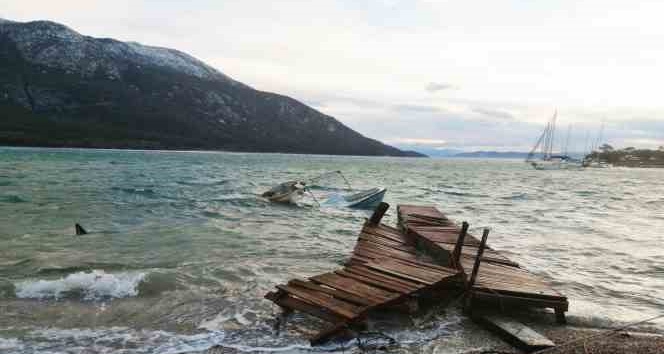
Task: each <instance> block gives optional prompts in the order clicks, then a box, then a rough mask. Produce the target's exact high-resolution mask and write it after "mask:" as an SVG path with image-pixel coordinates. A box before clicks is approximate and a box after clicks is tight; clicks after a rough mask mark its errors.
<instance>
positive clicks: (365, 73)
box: [0, 0, 664, 151]
mask: <svg viewBox="0 0 664 354" xmlns="http://www.w3.org/2000/svg"><path fill="white" fill-rule="evenodd" d="M661 14H664V1H639V0H635V1H623V0H591V1H572V0H530V1H525V0H522V1H504V0H487V1H474V0H467V1H447V0H440V1H434V0H409V1H401V0H337V1H332V0H315V1H311V0H308V1H295V0H280V1H264V0H263V1H258V0H217V1H213V0H189V1H175V0H159V1H157V0H114V1H94V0H59V1H43V0H39V1H36V0H0V17H2V18H6V19H9V20H15V21H30V20H44V19H46V20H52V21H56V22H60V23H63V24H65V25H67V26H69V27H71V28H73V29H74V30H76V31H78V32H80V33H83V34H86V35H91V36H95V37H110V38H116V39H119V40H124V41H135V42H140V43H143V44H149V45H157V46H163V47H169V48H175V49H179V50H181V51H184V52H187V53H189V54H191V55H193V56H195V57H197V58H199V59H201V60H203V61H205V62H206V63H208V64H210V65H211V66H213V67H215V68H217V69H218V70H220V71H221V72H223V73H224V74H226V75H228V76H231V77H232V78H234V79H236V80H238V81H241V82H243V83H245V84H248V85H250V86H252V87H254V88H256V89H259V90H263V91H272V92H277V93H280V94H285V95H288V96H291V97H293V98H296V99H298V100H300V101H302V102H304V103H306V104H308V105H310V106H312V107H314V108H316V109H318V110H319V111H321V112H323V113H325V114H328V115H331V116H334V117H335V118H337V119H338V120H340V121H341V122H343V123H344V124H346V125H348V126H349V127H351V128H353V129H355V130H357V131H359V132H360V133H362V134H364V135H366V136H369V137H371V138H375V139H378V140H381V141H383V142H386V143H389V144H393V145H396V146H400V147H411V148H412V147H414V148H417V149H438V150H445V149H458V150H464V151H475V150H498V151H528V150H530V148H531V147H532V145H534V143H535V141H536V140H537V138H538V137H539V135H540V134H541V132H542V130H543V129H544V125H545V124H546V122H547V121H548V120H549V119H550V117H551V116H552V115H553V113H554V111H555V110H557V111H558V127H559V129H558V134H557V136H558V137H559V141H558V147H561V146H562V145H564V140H565V139H566V134H567V131H568V127H569V126H571V127H572V128H571V135H570V144H569V150H570V151H586V150H587V149H588V147H589V146H590V145H592V143H593V142H596V141H597V139H598V136H599V132H600V131H601V130H602V129H601V127H602V126H604V129H603V131H604V133H603V139H602V142H606V143H609V144H612V145H614V146H616V147H627V146H634V147H638V148H657V147H658V146H660V145H664V99H662V98H663V95H662V89H661V86H662V84H663V83H664V45H662V43H664V21H662V20H661Z"/></svg>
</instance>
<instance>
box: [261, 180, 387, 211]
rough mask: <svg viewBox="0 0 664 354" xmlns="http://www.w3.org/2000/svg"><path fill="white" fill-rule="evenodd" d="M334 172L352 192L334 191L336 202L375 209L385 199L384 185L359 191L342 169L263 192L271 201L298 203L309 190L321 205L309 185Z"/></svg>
mask: <svg viewBox="0 0 664 354" xmlns="http://www.w3.org/2000/svg"><path fill="white" fill-rule="evenodd" d="M333 174H338V175H339V176H341V177H342V178H343V180H344V182H345V183H346V185H347V186H348V188H347V189H346V190H347V191H348V192H349V193H350V194H339V193H334V194H335V195H336V196H337V199H336V202H337V203H340V204H343V205H344V206H347V207H349V208H356V209H373V208H375V207H376V206H378V204H380V202H382V201H383V198H384V197H385V193H386V192H387V189H386V188H383V187H374V188H369V189H364V190H359V191H357V190H354V189H353V187H352V186H351V185H350V183H349V182H348V180H347V179H346V177H344V175H343V174H342V173H341V171H332V172H327V173H323V174H321V175H319V176H317V177H314V178H310V179H308V180H307V182H304V181H288V182H284V183H281V184H278V185H276V186H274V187H272V188H271V189H270V190H268V191H267V192H265V193H263V194H262V196H263V197H265V198H267V199H268V200H270V201H271V202H277V203H292V204H296V203H297V202H298V201H299V200H300V198H301V197H302V196H303V195H304V193H305V192H307V193H309V194H311V196H312V198H313V199H314V201H315V202H316V204H319V205H320V203H319V202H318V198H316V195H314V193H313V192H312V191H311V188H309V187H308V185H313V184H315V183H314V182H315V181H318V180H320V179H322V178H324V177H328V176H330V175H333ZM327 199H328V201H331V200H332V199H334V198H331V197H328V198H327Z"/></svg>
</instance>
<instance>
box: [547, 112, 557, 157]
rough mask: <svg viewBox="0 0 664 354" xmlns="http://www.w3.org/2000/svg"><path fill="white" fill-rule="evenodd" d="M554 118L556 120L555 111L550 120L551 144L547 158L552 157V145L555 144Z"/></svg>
mask: <svg viewBox="0 0 664 354" xmlns="http://www.w3.org/2000/svg"><path fill="white" fill-rule="evenodd" d="M556 118H558V110H557V109H556V112H555V113H553V119H552V120H551V142H550V144H549V157H551V155H553V144H554V142H555V134H556Z"/></svg>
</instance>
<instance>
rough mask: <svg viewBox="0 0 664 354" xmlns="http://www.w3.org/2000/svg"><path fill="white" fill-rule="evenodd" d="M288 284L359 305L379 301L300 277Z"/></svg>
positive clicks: (368, 304)
mask: <svg viewBox="0 0 664 354" xmlns="http://www.w3.org/2000/svg"><path fill="white" fill-rule="evenodd" d="M288 285H295V286H299V287H301V288H307V289H310V290H314V291H318V292H321V293H325V294H328V295H332V296H333V297H335V298H337V299H340V300H344V301H348V302H351V303H354V304H357V305H360V306H371V305H375V304H378V303H380V301H377V300H372V299H370V298H363V297H360V296H357V295H354V294H351V293H348V292H345V291H343V290H339V289H331V288H326V287H324V286H320V285H317V284H314V283H310V282H307V281H304V280H300V279H293V280H291V281H289V282H288Z"/></svg>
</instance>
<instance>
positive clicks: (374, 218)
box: [369, 202, 390, 225]
mask: <svg viewBox="0 0 664 354" xmlns="http://www.w3.org/2000/svg"><path fill="white" fill-rule="evenodd" d="M389 208H390V205H389V204H387V203H385V202H380V204H378V206H377V207H376V210H374V212H373V214H371V217H370V218H369V224H370V225H378V224H380V220H381V219H382V218H383V215H385V212H387V209H389Z"/></svg>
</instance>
